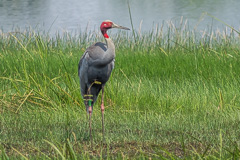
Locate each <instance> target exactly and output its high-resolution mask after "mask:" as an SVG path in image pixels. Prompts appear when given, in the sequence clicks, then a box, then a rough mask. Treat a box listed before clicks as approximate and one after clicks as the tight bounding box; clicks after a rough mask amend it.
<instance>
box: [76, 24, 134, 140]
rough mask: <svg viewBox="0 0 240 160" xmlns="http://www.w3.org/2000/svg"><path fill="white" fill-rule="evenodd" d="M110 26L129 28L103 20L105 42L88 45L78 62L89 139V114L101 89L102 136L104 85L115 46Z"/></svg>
mask: <svg viewBox="0 0 240 160" xmlns="http://www.w3.org/2000/svg"><path fill="white" fill-rule="evenodd" d="M111 28H119V29H125V30H130V29H129V28H127V27H123V26H119V25H117V24H115V23H113V22H112V21H110V20H105V21H103V22H102V24H101V26H100V29H101V32H102V34H103V36H104V38H105V41H106V44H105V43H102V42H97V43H95V44H93V45H92V46H90V47H88V48H87V49H86V51H85V52H84V54H83V55H82V57H81V59H80V61H79V64H78V75H79V78H80V88H81V94H82V97H83V100H84V104H85V106H86V111H87V113H88V115H89V135H90V139H91V140H92V136H91V133H92V127H91V116H92V110H93V104H94V103H95V102H96V100H97V97H98V94H99V92H100V91H101V90H102V99H101V112H102V134H103V138H104V86H105V84H106V82H107V81H108V79H109V77H110V75H111V72H112V70H113V68H114V61H115V46H114V43H113V41H112V40H111V39H110V38H109V36H108V34H107V30H108V29H111Z"/></svg>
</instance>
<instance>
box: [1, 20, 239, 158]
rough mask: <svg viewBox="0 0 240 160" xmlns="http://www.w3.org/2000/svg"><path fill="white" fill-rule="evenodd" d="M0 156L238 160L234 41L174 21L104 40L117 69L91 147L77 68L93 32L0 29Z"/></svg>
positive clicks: (96, 115)
mask: <svg viewBox="0 0 240 160" xmlns="http://www.w3.org/2000/svg"><path fill="white" fill-rule="evenodd" d="M0 33H1V35H0V73H1V74H0V83H1V85H0V106H1V107H0V126H1V128H0V139H1V142H0V156H1V158H2V159H14V158H22V159H27V158H29V159H37V158H41V159H58V158H59V159H107V158H109V159H115V158H118V159H132V158H135V159H145V158H150V157H151V158H156V159H165V158H171V159H182V158H184V159H194V158H195V159H212V158H216V159H221V158H222V159H226V158H233V159H239V157H240V155H239V134H240V133H239V131H240V128H239V126H240V125H239V124H240V112H239V110H240V98H239V95H240V87H239V86H240V81H239V79H240V74H239V73H240V47H239V43H240V38H239V35H236V34H235V33H234V31H233V30H231V29H230V30H227V29H226V30H224V31H207V30H204V31H201V32H200V31H197V30H191V29H189V28H188V24H187V22H184V21H180V23H179V24H178V25H175V24H173V23H172V22H170V23H168V24H165V25H162V26H158V25H156V26H155V27H154V29H153V30H152V31H151V32H145V33H143V32H141V31H139V32H135V34H136V35H135V37H134V38H133V37H132V35H131V34H129V33H126V32H122V31H121V32H118V33H116V34H114V35H113V34H110V35H111V37H112V39H113V41H114V42H115V44H116V54H117V57H116V65H115V69H114V71H113V74H112V76H111V78H110V81H109V82H108V84H107V85H106V96H105V105H106V116H105V121H106V140H105V142H104V143H102V142H101V137H102V135H101V116H100V114H101V113H100V108H99V106H100V102H99V101H98V102H97V103H96V105H95V106H94V112H93V128H94V130H93V146H91V145H90V143H89V137H88V127H87V119H86V113H85V110H84V108H85V107H84V105H83V102H82V98H81V96H80V90H79V79H78V75H77V64H78V61H79V59H80V57H81V55H82V54H83V52H84V50H85V48H86V47H87V46H89V45H90V44H92V43H94V42H96V41H103V39H102V37H101V35H100V33H98V32H88V33H84V32H82V33H80V34H79V35H71V34H67V33H66V34H62V35H56V36H55V37H50V36H49V35H47V34H44V33H36V32H34V31H32V30H26V31H16V32H12V33H2V32H0Z"/></svg>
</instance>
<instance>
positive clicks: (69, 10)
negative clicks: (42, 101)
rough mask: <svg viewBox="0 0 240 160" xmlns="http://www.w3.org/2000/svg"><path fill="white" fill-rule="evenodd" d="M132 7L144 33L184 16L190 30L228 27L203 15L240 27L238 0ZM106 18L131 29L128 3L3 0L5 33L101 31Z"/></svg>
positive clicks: (151, 2)
mask: <svg viewBox="0 0 240 160" xmlns="http://www.w3.org/2000/svg"><path fill="white" fill-rule="evenodd" d="M130 6H131V12H132V18H133V25H134V28H136V29H139V27H140V24H142V25H141V30H142V31H149V30H151V29H152V28H153V26H155V25H156V24H159V25H161V24H162V23H163V22H165V23H166V22H169V21H173V22H174V23H175V22H176V23H178V22H179V21H180V19H181V17H183V18H184V20H186V19H187V20H188V22H189V26H190V28H193V27H196V26H197V28H198V29H199V30H201V29H205V28H207V27H208V26H212V27H213V28H214V29H216V28H220V29H222V28H224V27H226V26H224V25H223V24H222V23H220V22H218V21H216V20H214V19H213V18H211V17H209V16H207V15H205V16H203V19H201V18H200V17H201V16H202V15H203V13H204V12H208V13H210V14H211V15H214V16H216V17H217V18H219V19H221V20H223V21H225V22H226V23H228V24H229V25H231V26H233V27H234V28H236V29H239V28H240V14H239V6H240V1H239V0H130ZM106 19H110V20H112V21H114V22H115V23H117V24H120V25H123V26H126V27H129V28H131V23H130V18H129V12H128V5H127V0H114V1H113V0H67V1H66V0H0V28H1V30H2V32H10V31H13V30H14V29H15V28H16V27H18V28H20V29H25V28H26V27H31V28H32V29H38V30H40V31H45V32H50V33H56V32H78V31H85V29H86V28H87V29H88V30H94V29H98V28H99V25H100V23H101V22H102V21H103V20H106ZM198 23H199V24H198ZM197 24H198V25H197Z"/></svg>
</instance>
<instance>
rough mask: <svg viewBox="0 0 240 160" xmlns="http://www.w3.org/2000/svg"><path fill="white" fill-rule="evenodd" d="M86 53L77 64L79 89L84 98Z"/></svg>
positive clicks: (86, 65) (85, 90)
mask: <svg viewBox="0 0 240 160" xmlns="http://www.w3.org/2000/svg"><path fill="white" fill-rule="evenodd" d="M87 58H88V52H87V51H86V52H85V53H84V54H83V55H82V57H81V59H80V61H79V63H78V76H79V78H80V88H81V94H82V96H84V93H86V92H87V71H88V62H87Z"/></svg>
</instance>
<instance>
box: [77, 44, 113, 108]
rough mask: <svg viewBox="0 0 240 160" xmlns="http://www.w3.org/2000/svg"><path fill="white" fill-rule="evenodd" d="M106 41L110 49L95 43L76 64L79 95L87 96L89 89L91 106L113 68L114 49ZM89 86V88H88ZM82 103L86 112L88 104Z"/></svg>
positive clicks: (105, 45)
mask: <svg viewBox="0 0 240 160" xmlns="http://www.w3.org/2000/svg"><path fill="white" fill-rule="evenodd" d="M106 41H107V42H108V43H109V46H110V47H111V48H110V49H109V47H108V46H107V44H104V43H102V42H97V43H95V44H93V45H92V46H90V47H89V48H87V49H86V51H85V53H84V54H83V56H82V57H81V59H80V61H79V64H78V75H79V78H80V86H81V94H82V96H83V97H84V95H87V94H88V93H87V92H88V89H90V93H91V94H92V95H93V103H92V106H93V104H94V103H95V101H96V100H97V97H98V94H99V92H100V90H101V88H102V86H103V87H104V85H105V84H106V82H107V81H108V79H109V77H110V75H111V72H112V69H113V68H114V61H115V47H114V44H113V42H112V40H111V39H108V40H106ZM109 52H111V53H109ZM94 81H99V82H101V84H93V83H94ZM91 85H92V86H91ZM90 86H91V88H89V87H90ZM84 103H85V106H86V110H87V111H88V107H89V106H88V102H87V101H85V102H84Z"/></svg>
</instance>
